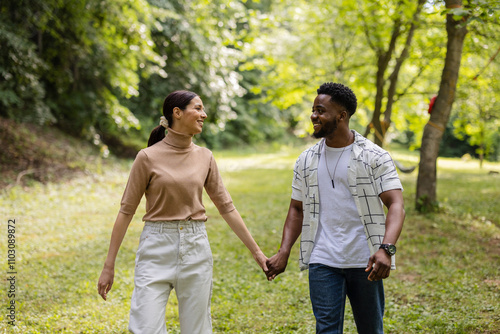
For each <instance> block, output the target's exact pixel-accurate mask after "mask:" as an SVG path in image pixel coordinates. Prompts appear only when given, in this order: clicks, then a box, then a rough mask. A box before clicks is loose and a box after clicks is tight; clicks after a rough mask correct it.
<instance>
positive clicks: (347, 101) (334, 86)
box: [318, 82, 358, 117]
mask: <svg viewBox="0 0 500 334" xmlns="http://www.w3.org/2000/svg"><path fill="white" fill-rule="evenodd" d="M320 94H325V95H330V97H331V101H332V102H335V103H337V104H339V105H341V106H342V107H344V108H345V109H346V110H347V112H348V113H349V117H350V116H352V115H353V114H354V113H355V112H356V108H357V106H358V100H357V99H356V95H354V92H353V91H352V90H351V89H350V88H349V87H347V86H344V85H342V84H340V83H334V82H325V83H324V84H322V85H321V86H319V88H318V95H320Z"/></svg>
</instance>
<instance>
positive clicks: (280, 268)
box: [266, 251, 290, 281]
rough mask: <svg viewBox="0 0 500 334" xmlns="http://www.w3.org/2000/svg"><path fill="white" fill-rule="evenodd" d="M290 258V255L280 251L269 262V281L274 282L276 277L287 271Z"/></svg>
mask: <svg viewBox="0 0 500 334" xmlns="http://www.w3.org/2000/svg"><path fill="white" fill-rule="evenodd" d="M289 256H290V254H286V253H285V252H282V251H278V253H277V254H275V255H274V256H272V257H270V258H269V259H268V260H267V268H268V270H267V272H266V276H267V280H268V281H272V280H273V279H274V278H275V277H276V276H278V275H279V274H281V273H282V272H284V271H285V268H286V266H287V264H288V257H289Z"/></svg>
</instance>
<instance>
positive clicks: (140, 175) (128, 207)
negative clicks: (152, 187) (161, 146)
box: [120, 150, 150, 215]
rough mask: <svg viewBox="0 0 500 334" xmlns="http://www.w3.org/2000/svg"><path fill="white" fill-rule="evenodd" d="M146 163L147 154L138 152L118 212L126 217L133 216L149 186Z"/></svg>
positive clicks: (148, 173) (148, 172)
mask: <svg viewBox="0 0 500 334" xmlns="http://www.w3.org/2000/svg"><path fill="white" fill-rule="evenodd" d="M148 162H149V159H148V156H147V154H146V153H145V152H144V151H143V150H141V151H139V153H138V154H137V156H136V158H135V160H134V163H133V165H132V169H131V170H130V175H129V178H128V182H127V186H126V187H125V191H124V192H123V196H122V200H121V207H120V212H122V213H124V214H126V215H133V214H135V211H136V210H137V207H138V206H139V203H140V202H141V198H142V196H143V195H144V193H145V191H146V189H147V187H148V185H149V180H150V171H149V167H148V165H149V163H148Z"/></svg>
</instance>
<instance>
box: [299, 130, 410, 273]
mask: <svg viewBox="0 0 500 334" xmlns="http://www.w3.org/2000/svg"><path fill="white" fill-rule="evenodd" d="M353 132H354V135H355V138H354V144H353V146H352V151H351V155H350V161H349V165H348V167H347V168H348V169H347V178H348V184H349V189H350V191H351V194H352V196H353V198H354V202H355V203H356V207H357V209H358V214H359V219H360V222H362V223H363V225H364V231H365V235H366V239H367V242H368V247H369V248H370V254H372V255H373V254H374V253H375V252H376V251H377V250H378V249H379V247H380V245H381V244H382V240H383V238H384V234H385V212H384V205H383V203H382V200H381V199H380V197H379V195H380V194H381V193H383V192H384V191H388V190H392V189H401V190H403V186H402V185H401V181H400V180H399V177H398V173H397V171H396V167H395V166H394V162H393V161H392V158H391V157H390V155H389V153H388V152H387V151H385V150H383V149H382V148H380V147H379V146H377V145H375V144H374V143H372V142H371V141H370V140H368V139H366V138H365V137H363V136H361V135H360V134H359V133H357V132H356V131H353ZM323 145H325V139H322V140H320V141H319V142H318V143H316V144H315V145H314V146H312V147H310V148H308V149H307V150H305V151H304V152H302V154H301V155H300V156H299V158H298V159H297V161H296V162H295V168H294V177H293V182H292V188H293V193H294V194H295V196H294V195H292V198H293V199H294V200H297V201H301V202H302V208H303V214H304V218H303V221H302V236H301V240H300V259H299V262H300V269H301V270H305V269H308V268H309V259H310V257H311V252H312V249H313V247H314V240H316V232H317V230H318V219H319V205H320V200H319V188H318V162H319V158H320V156H321V152H322V151H323ZM298 194H300V196H299V195H298ZM391 260H392V264H391V267H392V269H396V263H395V257H394V256H392V259H391ZM367 263H368V259H367Z"/></svg>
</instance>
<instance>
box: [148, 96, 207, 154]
mask: <svg viewBox="0 0 500 334" xmlns="http://www.w3.org/2000/svg"><path fill="white" fill-rule="evenodd" d="M197 96H198V94H196V93H193V92H190V91H188V90H176V91H175V92H172V93H170V94H168V96H167V97H166V98H165V101H163V116H165V118H166V119H167V121H168V126H169V127H172V124H174V119H173V117H172V115H173V112H174V108H175V107H177V108H179V109H181V110H184V109H186V107H187V106H188V104H189V103H191V100H192V99H194V98H195V97H197ZM165 130H166V129H165V128H164V127H163V126H161V125H158V126H157V127H156V128H154V129H153V131H151V135H150V136H149V140H148V147H149V146H151V145H154V144H156V143H157V142H159V141H161V140H162V139H163V138H165Z"/></svg>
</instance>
